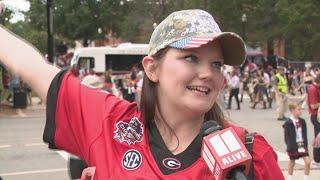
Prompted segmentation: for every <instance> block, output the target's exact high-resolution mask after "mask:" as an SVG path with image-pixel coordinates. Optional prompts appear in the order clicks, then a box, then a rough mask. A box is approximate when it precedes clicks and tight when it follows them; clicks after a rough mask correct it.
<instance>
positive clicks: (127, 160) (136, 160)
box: [122, 149, 142, 170]
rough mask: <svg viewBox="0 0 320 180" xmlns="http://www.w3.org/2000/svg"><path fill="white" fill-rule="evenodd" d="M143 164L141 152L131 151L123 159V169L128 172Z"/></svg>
mask: <svg viewBox="0 0 320 180" xmlns="http://www.w3.org/2000/svg"><path fill="white" fill-rule="evenodd" d="M141 163H142V156H141V154H140V153H139V151H137V150H134V149H130V150H129V151H127V152H126V153H125V154H124V156H123V158H122V167H123V168H125V169H126V170H135V169H137V168H138V167H139V166H140V165H141Z"/></svg>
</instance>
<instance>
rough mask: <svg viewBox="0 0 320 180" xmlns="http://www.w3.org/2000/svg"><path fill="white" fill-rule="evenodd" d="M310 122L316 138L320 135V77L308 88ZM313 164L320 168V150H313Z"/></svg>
mask: <svg viewBox="0 0 320 180" xmlns="http://www.w3.org/2000/svg"><path fill="white" fill-rule="evenodd" d="M307 98H308V100H307V102H308V109H309V114H310V120H311V122H312V124H313V128H314V137H316V136H317V135H318V133H320V122H319V121H318V110H319V107H320V75H317V76H316V78H314V80H313V83H312V84H311V85H310V86H309V88H308V95H307ZM313 159H314V161H313V164H314V165H316V166H320V148H313Z"/></svg>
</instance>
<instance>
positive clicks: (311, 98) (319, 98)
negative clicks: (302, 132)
mask: <svg viewBox="0 0 320 180" xmlns="http://www.w3.org/2000/svg"><path fill="white" fill-rule="evenodd" d="M317 103H320V87H319V86H316V85H315V84H311V85H310V86H309V88H308V107H309V113H310V114H311V115H316V114H317V111H318V110H317V109H312V108H311V104H317Z"/></svg>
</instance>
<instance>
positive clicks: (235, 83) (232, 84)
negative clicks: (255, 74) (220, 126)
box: [227, 70, 240, 110]
mask: <svg viewBox="0 0 320 180" xmlns="http://www.w3.org/2000/svg"><path fill="white" fill-rule="evenodd" d="M229 88H230V94H229V102H228V108H227V109H231V103H232V97H234V98H235V99H236V102H237V109H238V110H240V101H239V88H240V78H239V76H238V75H237V72H236V71H235V70H233V71H232V72H231V78H230V81H229Z"/></svg>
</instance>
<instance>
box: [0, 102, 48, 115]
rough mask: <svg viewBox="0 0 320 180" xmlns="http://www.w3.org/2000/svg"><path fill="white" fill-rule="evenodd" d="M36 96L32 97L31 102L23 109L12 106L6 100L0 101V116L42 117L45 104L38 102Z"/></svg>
mask: <svg viewBox="0 0 320 180" xmlns="http://www.w3.org/2000/svg"><path fill="white" fill-rule="evenodd" d="M39 102H40V99H39V98H38V97H32V104H31V105H30V104H28V106H27V108H25V109H16V108H13V104H12V103H9V102H7V101H5V100H4V101H2V102H1V104H0V118H25V117H28V118H30V117H44V116H45V113H46V111H45V108H46V107H45V104H43V103H42V104H39Z"/></svg>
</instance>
